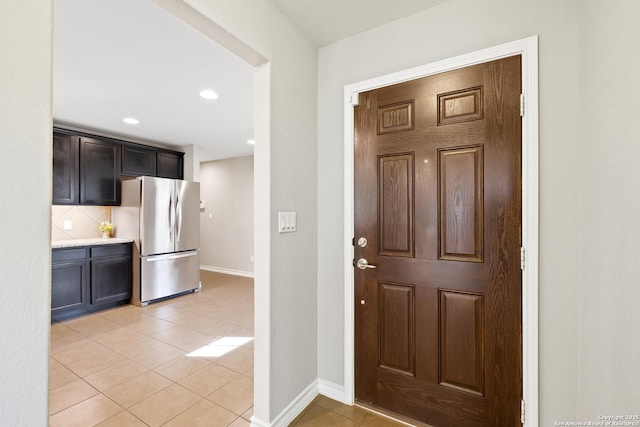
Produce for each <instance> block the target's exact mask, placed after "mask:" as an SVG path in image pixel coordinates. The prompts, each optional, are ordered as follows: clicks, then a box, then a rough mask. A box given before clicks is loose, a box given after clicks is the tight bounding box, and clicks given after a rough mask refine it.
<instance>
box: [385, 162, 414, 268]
mask: <svg viewBox="0 0 640 427" xmlns="http://www.w3.org/2000/svg"><path fill="white" fill-rule="evenodd" d="M379 162H380V164H379V169H378V170H379V172H378V179H379V184H378V195H379V199H380V200H379V202H378V209H379V213H378V227H379V231H378V233H379V236H380V254H381V255H395V256H406V257H413V211H414V208H413V155H412V154H404V155H394V156H381V157H380V159H379Z"/></svg>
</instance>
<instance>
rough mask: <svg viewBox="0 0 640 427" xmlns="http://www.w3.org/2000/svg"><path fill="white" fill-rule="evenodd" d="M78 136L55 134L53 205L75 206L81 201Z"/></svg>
mask: <svg viewBox="0 0 640 427" xmlns="http://www.w3.org/2000/svg"><path fill="white" fill-rule="evenodd" d="M78 143H79V139H78V137H76V136H72V135H66V134H63V133H58V132H54V133H53V204H54V205H75V204H78V202H79V200H80V188H79V185H80V149H79V147H78Z"/></svg>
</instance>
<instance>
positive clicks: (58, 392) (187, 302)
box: [49, 128, 254, 426]
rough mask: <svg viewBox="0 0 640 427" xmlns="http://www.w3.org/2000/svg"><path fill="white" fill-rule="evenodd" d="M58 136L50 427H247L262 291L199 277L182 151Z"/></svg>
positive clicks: (192, 189) (194, 213) (230, 279)
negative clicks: (257, 299)
mask: <svg viewBox="0 0 640 427" xmlns="http://www.w3.org/2000/svg"><path fill="white" fill-rule="evenodd" d="M53 133H54V138H53V153H54V155H53V175H54V176H53V190H52V191H53V195H52V196H53V197H52V200H53V205H52V219H51V220H52V270H51V321H52V325H51V349H50V395H49V405H50V408H49V409H50V425H51V426H71V425H77V426H85V425H86V426H89V425H101V426H122V425H131V426H154V425H197V424H198V423H201V422H206V423H209V422H212V423H214V424H211V425H233V426H248V425H249V419H250V417H251V415H252V413H253V410H252V406H253V318H254V317H253V280H252V279H250V278H245V277H234V276H229V275H225V274H219V273H215V272H208V271H201V270H200V257H199V248H200V215H201V209H200V207H201V206H200V183H198V182H193V181H186V180H183V179H181V178H182V177H183V153H181V152H178V151H171V150H166V149H160V148H157V147H152V146H144V145H141V144H136V143H133V142H130V141H126V140H119V139H115V138H111V137H104V136H100V135H93V134H89V133H86V132H79V131H77V130H68V129H62V128H55V129H54V130H53ZM160 165H162V166H160ZM207 425H208V424H207Z"/></svg>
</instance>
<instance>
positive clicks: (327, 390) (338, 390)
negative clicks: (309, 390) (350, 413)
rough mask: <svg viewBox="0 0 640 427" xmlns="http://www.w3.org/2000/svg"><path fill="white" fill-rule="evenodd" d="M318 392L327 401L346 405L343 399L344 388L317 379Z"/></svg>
mask: <svg viewBox="0 0 640 427" xmlns="http://www.w3.org/2000/svg"><path fill="white" fill-rule="evenodd" d="M318 392H319V393H320V394H321V395H323V396H326V397H328V398H329V399H333V400H337V401H338V402H340V403H343V404H345V405H348V403H346V399H345V397H344V386H341V385H339V384H336V383H332V382H331V381H327V380H323V379H321V378H318Z"/></svg>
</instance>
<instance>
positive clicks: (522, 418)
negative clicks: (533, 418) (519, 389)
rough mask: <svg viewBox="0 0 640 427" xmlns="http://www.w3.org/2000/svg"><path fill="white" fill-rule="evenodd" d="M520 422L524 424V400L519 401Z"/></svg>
mask: <svg viewBox="0 0 640 427" xmlns="http://www.w3.org/2000/svg"><path fill="white" fill-rule="evenodd" d="M520 422H521V423H522V424H524V422H525V406H524V399H522V400H520Z"/></svg>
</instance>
